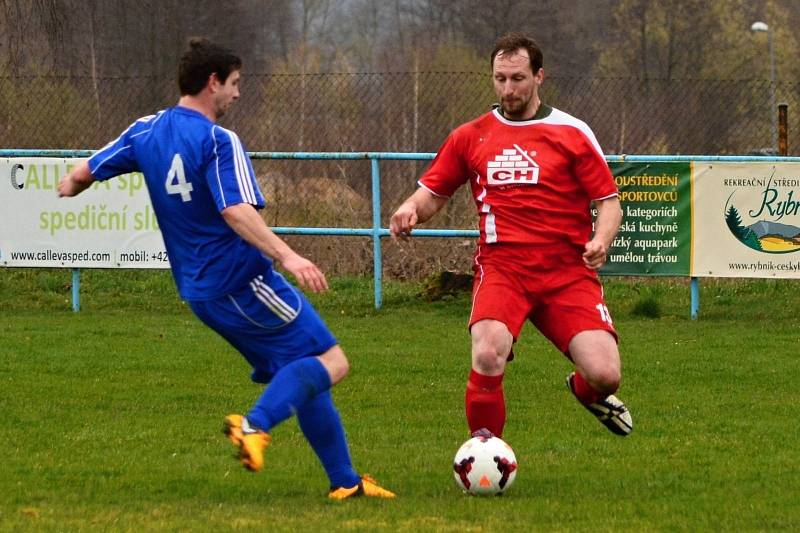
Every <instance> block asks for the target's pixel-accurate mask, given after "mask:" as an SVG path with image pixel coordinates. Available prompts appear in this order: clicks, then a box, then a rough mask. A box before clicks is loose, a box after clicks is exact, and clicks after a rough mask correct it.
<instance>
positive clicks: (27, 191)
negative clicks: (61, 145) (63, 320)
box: [0, 157, 169, 268]
mask: <svg viewBox="0 0 800 533" xmlns="http://www.w3.org/2000/svg"><path fill="white" fill-rule="evenodd" d="M74 164H75V160H72V159H61V158H40V157H37V158H10V159H0V206H2V210H0V266H6V267H72V268H78V267H80V268H84V267H90V268H92V267H93V268H169V262H168V260H167V253H166V251H165V249H164V241H163V239H162V238H161V232H160V231H159V230H158V224H157V223H156V218H155V214H154V213H153V209H152V207H151V204H150V198H149V196H148V194H147V187H146V185H145V183H144V177H143V176H142V175H141V174H139V173H133V174H125V175H122V176H118V177H116V178H114V179H113V180H109V181H106V182H103V183H95V184H94V185H92V187H91V188H90V189H89V190H87V191H84V192H83V193H82V194H80V195H78V196H76V197H75V198H58V195H57V192H56V185H57V184H58V181H59V179H60V178H61V176H62V175H64V174H65V173H66V172H68V171H69V169H70V168H72V166H73V165H74Z"/></svg>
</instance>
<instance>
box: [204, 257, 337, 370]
mask: <svg viewBox="0 0 800 533" xmlns="http://www.w3.org/2000/svg"><path fill="white" fill-rule="evenodd" d="M189 306H190V307H191V308H192V311H194V313H195V315H197V317H198V318H199V319H200V320H202V321H203V323H205V324H206V325H207V326H208V327H210V328H211V329H213V330H214V331H216V332H217V333H219V334H220V335H221V336H222V337H223V338H224V339H225V340H227V341H228V342H229V343H231V344H232V345H233V347H234V348H236V349H237V350H239V352H241V354H242V355H243V356H244V358H245V359H247V361H248V362H249V363H250V365H251V366H252V367H253V375H252V379H253V381H255V382H256V383H269V381H270V380H271V379H272V376H273V375H275V373H276V372H277V371H278V370H280V369H281V368H282V367H284V366H285V365H287V364H289V363H291V362H292V361H294V360H296V359H300V358H303V357H313V356H315V355H320V354H322V353H324V352H326V351H328V350H329V349H330V348H333V347H334V346H336V345H337V344H338V342H337V341H336V338H335V337H334V336H333V334H332V333H331V332H330V330H329V329H328V327H327V326H326V325H325V323H324V322H323V321H322V319H321V318H320V316H319V315H318V314H317V311H316V310H315V309H314V307H313V306H312V305H311V303H310V302H309V301H308V300H307V299H306V297H305V296H304V295H303V293H302V292H300V290H298V289H296V288H295V287H293V286H292V285H291V284H290V283H289V282H288V281H286V279H285V278H284V277H283V276H282V275H280V274H279V273H277V272H275V271H274V270H272V269H270V270H269V271H268V272H265V273H264V274H262V275H259V276H257V277H255V278H253V279H252V280H251V281H250V284H249V285H247V286H245V287H243V288H242V289H240V290H238V291H236V292H233V293H230V294H227V295H225V296H223V297H221V298H217V299H215V300H198V301H190V302H189Z"/></svg>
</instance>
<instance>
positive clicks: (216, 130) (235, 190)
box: [206, 126, 264, 211]
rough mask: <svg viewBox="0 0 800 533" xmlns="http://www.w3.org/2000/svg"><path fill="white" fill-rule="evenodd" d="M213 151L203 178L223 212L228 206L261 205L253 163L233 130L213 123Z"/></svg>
mask: <svg viewBox="0 0 800 533" xmlns="http://www.w3.org/2000/svg"><path fill="white" fill-rule="evenodd" d="M211 136H212V141H213V153H212V155H211V163H210V164H209V165H207V166H206V168H207V171H206V180H207V182H208V187H209V190H210V191H211V195H212V196H213V197H214V201H215V202H216V204H217V209H219V210H220V211H222V210H223V209H225V208H226V207H228V206H230V205H236V204H243V203H244V204H250V205H253V206H255V207H256V208H259V209H260V208H262V207H264V196H263V195H262V194H261V191H260V190H259V188H258V182H256V173H255V171H254V170H253V164H252V163H251V162H250V158H249V157H248V156H247V153H246V152H245V149H244V146H243V145H242V141H240V140H239V137H238V136H237V135H236V134H235V133H234V132H232V131H230V130H227V129H225V128H222V127H220V126H214V127H213V128H212V130H211Z"/></svg>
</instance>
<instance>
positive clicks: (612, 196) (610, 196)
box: [592, 192, 619, 202]
mask: <svg viewBox="0 0 800 533" xmlns="http://www.w3.org/2000/svg"><path fill="white" fill-rule="evenodd" d="M615 196H619V193H617V192H615V193H614V194H608V195H606V196H603V197H602V198H592V201H593V202H597V201H598V200H608V199H609V198H614V197H615Z"/></svg>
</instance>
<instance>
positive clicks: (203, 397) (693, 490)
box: [0, 269, 800, 532]
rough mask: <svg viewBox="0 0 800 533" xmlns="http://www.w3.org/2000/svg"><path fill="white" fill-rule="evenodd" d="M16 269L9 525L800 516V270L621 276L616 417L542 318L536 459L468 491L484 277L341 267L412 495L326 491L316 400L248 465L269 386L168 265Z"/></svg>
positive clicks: (340, 309) (617, 524)
mask: <svg viewBox="0 0 800 533" xmlns="http://www.w3.org/2000/svg"><path fill="white" fill-rule="evenodd" d="M69 281H70V277H69V272H68V271H66V270H61V271H59V270H20V269H13V270H12V269H8V270H0V391H1V392H0V413H1V414H2V416H1V417H0V457H2V463H1V464H0V472H1V473H0V530H2V531H28V530H30V531H75V530H111V531H142V530H172V531H186V530H197V531H206V530H223V531H224V530H244V529H253V530H277V531H367V530H374V531H453V532H462V531H592V532H595V531H653V530H661V531H698V530H709V531H752V530H764V531H766V530H770V531H773V530H786V531H790V530H795V531H796V530H798V529H800V451H798V448H800V429H798V428H800V424H798V405H800V392H798V390H799V388H798V378H799V377H800V349H798V346H800V313H799V311H800V283H798V282H796V281H747V282H745V281H712V280H704V281H703V282H702V284H701V312H700V319H699V320H696V321H692V320H690V319H689V318H688V315H689V289H688V286H687V285H686V283H685V281H683V280H678V281H676V280H666V279H664V280H626V279H620V280H616V279H608V280H606V293H607V299H608V303H609V307H610V308H611V311H612V313H614V318H615V323H616V325H617V327H618V330H619V332H620V335H621V339H622V340H621V350H622V354H623V364H624V381H623V385H622V388H621V390H620V393H619V396H620V397H621V398H623V399H624V400H625V401H626V403H627V404H628V405H629V407H630V409H631V412H632V414H633V417H634V424H635V426H634V427H635V429H634V432H633V434H632V435H631V436H630V437H628V438H625V439H623V438H619V437H616V436H613V435H611V434H610V433H608V432H607V430H606V429H605V428H603V427H602V426H601V425H600V424H599V423H597V422H596V421H595V420H594V419H593V418H592V417H591V416H590V415H589V414H588V413H587V412H585V411H584V410H583V409H582V408H581V407H580V406H579V405H578V404H577V403H576V402H575V401H574V400H573V399H572V397H571V395H570V394H569V393H568V391H567V390H566V388H565V387H564V385H563V381H564V377H565V376H566V374H567V373H568V372H569V370H570V367H569V365H568V364H567V361H566V360H564V358H563V357H561V356H560V355H559V354H558V353H557V352H556V351H555V350H554V349H553V348H552V347H550V346H549V345H548V344H547V343H546V342H545V341H544V340H543V339H542V338H541V337H540V336H539V335H538V333H537V332H536V331H535V330H534V329H532V328H527V329H526V330H525V331H524V332H523V335H522V338H521V340H520V342H519V343H518V345H517V348H516V350H515V351H516V353H517V359H516V360H515V361H514V362H513V363H512V364H511V365H510V367H509V369H508V373H507V377H506V381H505V387H506V394H507V401H508V411H509V420H508V424H507V429H506V434H505V437H506V440H507V441H508V442H509V443H510V444H511V445H512V446H513V447H514V450H515V452H516V455H517V458H518V461H519V463H520V469H519V473H518V476H517V480H516V483H515V485H514V487H513V488H512V489H511V490H510V491H509V493H508V494H507V495H505V496H503V497H502V498H474V497H468V496H465V495H463V494H461V493H460V492H459V491H458V490H457V488H456V486H455V483H454V481H453V477H452V473H451V461H452V458H453V455H454V454H455V451H456V449H457V448H458V446H459V445H460V444H461V443H462V441H464V440H465V439H466V438H467V430H466V424H465V421H464V415H463V393H464V384H465V379H466V375H467V371H468V361H469V356H468V348H469V342H468V336H467V333H466V329H465V320H466V317H467V313H468V306H469V298H468V297H466V296H459V297H455V298H453V299H451V300H448V301H439V302H425V301H424V300H422V299H420V298H418V297H417V295H416V293H417V292H418V290H419V286H417V285H410V284H397V283H390V284H387V285H386V287H385V300H384V301H385V304H384V308H383V309H382V310H381V311H380V312H376V311H374V310H373V309H372V307H371V306H372V294H371V287H370V283H369V281H366V280H353V279H343V280H334V283H333V290H332V291H331V292H330V293H328V294H326V295H323V296H315V297H314V298H313V299H314V301H315V303H316V304H317V306H318V308H319V309H320V311H321V313H322V314H323V316H324V317H325V318H326V320H327V321H328V322H329V324H330V325H331V327H332V329H333V330H334V332H335V333H336V334H337V336H338V337H339V339H340V341H341V342H342V345H343V346H344V348H345V350H346V351H347V353H348V355H349V357H350V360H351V363H352V372H351V374H350V376H349V377H348V378H347V379H346V380H345V381H344V382H343V383H342V384H341V385H340V386H338V387H336V389H335V392H334V397H335V399H336V401H337V404H338V406H339V409H340V411H341V413H342V417H343V419H344V421H345V425H346V427H347V431H348V436H349V439H350V443H351V447H352V453H353V457H354V461H355V463H356V465H357V467H358V468H359V469H360V470H361V471H363V472H368V473H371V474H373V475H374V476H375V477H376V478H378V479H379V480H380V481H381V482H382V483H383V484H385V485H386V486H387V487H389V488H391V489H393V490H395V491H397V492H398V494H399V498H398V499H397V500H395V501H375V500H365V499H360V500H354V501H347V502H341V503H335V502H330V501H328V500H327V499H326V498H325V494H326V491H327V487H326V479H325V476H324V474H323V472H322V469H321V467H319V466H318V463H317V462H316V458H315V457H314V455H313V453H312V452H311V450H310V449H309V448H308V446H307V445H306V444H305V441H304V440H303V439H302V436H301V434H300V432H299V430H298V428H297V425H296V424H295V422H294V421H291V420H290V421H288V422H287V423H285V424H283V425H282V426H280V427H278V428H277V429H276V430H275V431H274V433H273V436H274V441H273V445H272V446H271V447H270V448H269V449H268V451H267V455H266V463H267V464H266V467H265V470H264V471H263V472H261V473H259V474H251V473H249V472H246V471H244V470H243V469H242V468H241V467H240V466H239V465H238V463H237V461H236V460H235V459H234V457H233V448H232V447H231V446H230V445H229V444H228V442H227V441H226V440H225V439H224V438H223V436H222V434H221V433H220V428H221V423H222V419H223V417H224V416H225V415H226V414H227V413H229V412H231V411H243V410H246V409H247V407H248V406H249V405H250V403H251V402H252V401H253V400H254V399H255V398H256V396H257V395H258V394H259V392H260V389H259V387H258V386H256V385H254V384H252V383H250V382H249V380H248V368H247V366H246V364H245V362H244V360H243V359H242V358H241V357H240V356H239V355H238V354H236V353H235V352H234V351H233V350H232V349H231V348H229V347H228V346H227V345H226V344H225V343H224V342H223V341H221V340H220V339H219V338H217V337H216V336H215V335H214V334H213V333H211V332H210V331H209V330H208V329H206V328H205V327H204V326H202V325H201V324H200V323H199V322H198V321H197V320H196V319H195V318H194V317H193V316H192V315H191V313H190V312H189V311H188V309H187V307H186V306H185V305H184V304H183V303H181V302H180V301H179V300H178V298H177V296H176V295H175V291H174V288H173V287H172V283H171V279H170V278H169V275H168V274H167V273H164V272H132V271H125V272H123V271H115V272H104V271H84V273H83V285H82V306H83V308H82V310H81V312H79V313H73V312H72V311H71V309H70V304H69V300H70V292H69V287H68V283H69Z"/></svg>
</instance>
